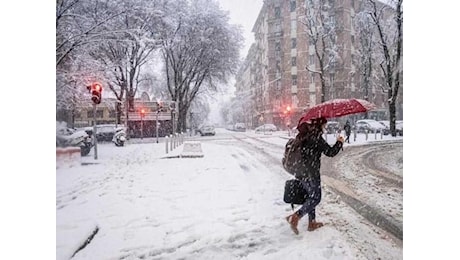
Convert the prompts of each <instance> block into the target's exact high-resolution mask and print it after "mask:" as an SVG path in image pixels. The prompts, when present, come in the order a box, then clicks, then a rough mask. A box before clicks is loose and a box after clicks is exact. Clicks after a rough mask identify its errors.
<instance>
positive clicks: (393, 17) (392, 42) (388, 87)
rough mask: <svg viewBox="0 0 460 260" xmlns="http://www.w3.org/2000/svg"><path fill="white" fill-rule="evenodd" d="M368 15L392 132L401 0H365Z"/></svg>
mask: <svg viewBox="0 0 460 260" xmlns="http://www.w3.org/2000/svg"><path fill="white" fill-rule="evenodd" d="M367 2H368V5H369V8H368V10H367V11H368V12H367V13H368V15H369V16H370V18H371V19H372V21H373V24H374V26H375V28H376V32H377V39H378V42H379V46H378V49H377V50H378V54H380V62H379V64H380V69H381V71H382V73H383V75H384V79H385V83H384V84H383V86H382V90H383V91H384V92H386V93H388V108H389V114H390V132H391V135H392V136H396V127H395V126H396V101H397V98H398V91H399V87H400V84H401V82H400V80H401V78H402V73H403V70H402V68H403V67H402V43H403V31H402V24H403V9H402V2H403V1H402V0H394V1H391V2H389V5H385V4H382V3H380V2H378V1H375V0H367Z"/></svg>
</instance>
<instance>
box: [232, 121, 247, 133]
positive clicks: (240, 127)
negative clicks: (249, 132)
mask: <svg viewBox="0 0 460 260" xmlns="http://www.w3.org/2000/svg"><path fill="white" fill-rule="evenodd" d="M233 129H234V130H235V131H237V132H246V125H245V124H244V123H236V124H235V126H234V127H233Z"/></svg>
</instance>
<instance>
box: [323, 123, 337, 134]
mask: <svg viewBox="0 0 460 260" xmlns="http://www.w3.org/2000/svg"><path fill="white" fill-rule="evenodd" d="M339 130H340V124H339V122H337V121H327V123H326V131H327V133H328V134H333V133H337V132H338V131H339Z"/></svg>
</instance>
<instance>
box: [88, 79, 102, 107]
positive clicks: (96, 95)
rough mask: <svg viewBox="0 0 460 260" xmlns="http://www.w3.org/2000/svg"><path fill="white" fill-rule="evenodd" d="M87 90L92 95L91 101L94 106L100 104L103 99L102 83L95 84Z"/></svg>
mask: <svg viewBox="0 0 460 260" xmlns="http://www.w3.org/2000/svg"><path fill="white" fill-rule="evenodd" d="M87 89H88V90H89V91H90V93H91V100H92V101H93V103H94V104H96V105H97V104H100V103H101V100H102V97H101V94H102V85H101V84H100V83H93V84H91V86H88V87H87Z"/></svg>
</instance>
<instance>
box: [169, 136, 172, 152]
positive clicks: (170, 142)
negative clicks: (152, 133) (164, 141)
mask: <svg viewBox="0 0 460 260" xmlns="http://www.w3.org/2000/svg"><path fill="white" fill-rule="evenodd" d="M169 138H170V139H169V145H170V147H171V149H170V150H171V151H172V150H173V140H172V138H173V136H172V135H170V136H169Z"/></svg>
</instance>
